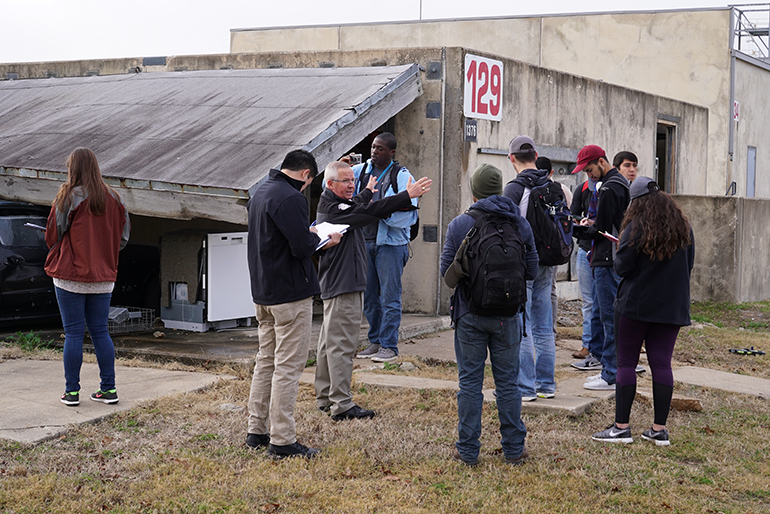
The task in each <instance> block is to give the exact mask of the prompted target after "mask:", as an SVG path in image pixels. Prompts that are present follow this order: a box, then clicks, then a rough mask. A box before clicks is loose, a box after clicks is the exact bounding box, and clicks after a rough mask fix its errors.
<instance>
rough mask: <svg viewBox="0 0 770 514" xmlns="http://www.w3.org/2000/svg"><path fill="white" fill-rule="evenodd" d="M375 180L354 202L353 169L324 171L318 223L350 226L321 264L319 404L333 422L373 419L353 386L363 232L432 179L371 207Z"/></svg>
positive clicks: (341, 165)
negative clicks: (355, 395)
mask: <svg viewBox="0 0 770 514" xmlns="http://www.w3.org/2000/svg"><path fill="white" fill-rule="evenodd" d="M376 184H377V179H376V177H374V176H372V177H371V178H370V179H369V182H368V184H367V186H366V189H364V190H363V191H361V193H359V194H358V195H356V196H355V197H354V196H353V193H354V190H355V176H354V173H353V170H352V168H351V167H350V165H349V164H347V163H345V162H342V161H335V162H332V163H330V164H329V165H328V166H327V167H326V170H325V171H324V185H325V189H324V192H323V193H322V194H321V198H320V199H319V201H318V215H317V221H318V222H319V223H321V222H324V221H326V222H329V223H335V224H345V225H350V227H349V228H348V229H347V231H346V232H345V237H343V238H342V241H341V242H340V244H339V245H337V246H335V247H333V248H330V249H329V250H328V251H325V252H322V253H321V254H320V257H319V260H318V275H319V278H320V283H321V299H323V302H324V320H323V325H322V326H321V333H320V336H319V338H318V357H317V364H316V379H315V390H316V404H317V405H318V408H319V409H320V410H322V411H324V412H330V413H331V416H332V419H333V420H335V421H340V420H344V419H360V418H371V417H373V416H374V415H375V413H374V411H372V410H367V409H362V408H361V407H359V406H358V405H356V404H355V403H354V402H353V395H352V394H351V393H350V381H351V377H352V374H353V355H354V353H355V350H356V346H357V345H358V338H359V331H360V329H361V319H362V316H363V310H364V291H365V290H366V271H367V269H366V268H367V263H368V257H367V253H366V242H365V241H364V235H363V233H362V231H361V230H360V229H361V227H364V226H366V225H369V224H371V223H373V222H375V221H378V220H380V219H382V218H387V217H388V216H390V215H391V214H392V213H394V212H396V211H398V210H402V209H405V208H408V207H409V206H411V205H412V203H411V199H412V198H417V197H418V196H422V195H424V194H425V193H427V192H428V191H429V190H430V185H431V180H429V179H428V178H421V179H420V180H418V181H416V182H414V183H412V182H411V180H409V183H408V184H407V187H406V189H405V190H404V191H402V192H400V193H398V194H397V195H394V196H389V197H386V198H383V199H381V200H377V201H374V202H372V201H371V200H372V195H373V194H374V192H375V191H376V189H375V185H376Z"/></svg>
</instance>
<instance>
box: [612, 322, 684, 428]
mask: <svg viewBox="0 0 770 514" xmlns="http://www.w3.org/2000/svg"><path fill="white" fill-rule="evenodd" d="M616 318H617V319H618V323H617V324H616V329H615V333H616V334H617V338H616V342H617V343H616V344H617V356H618V375H617V382H616V385H615V422H616V423H628V420H629V418H630V417H631V404H632V403H633V401H634V397H635V396H636V365H637V364H638V363H639V354H640V353H641V351H642V343H645V346H646V347H647V360H648V362H649V364H650V371H651V372H652V398H653V404H654V408H655V424H657V425H665V424H666V419H668V410H669V408H670V407H671V396H672V395H673V392H674V373H673V372H672V371H671V357H672V355H673V354H674V344H675V343H676V337H677V335H678V334H679V328H680V327H679V325H669V324H666V323H647V322H645V321H636V320H633V319H628V318H626V317H625V316H623V315H618V316H616Z"/></svg>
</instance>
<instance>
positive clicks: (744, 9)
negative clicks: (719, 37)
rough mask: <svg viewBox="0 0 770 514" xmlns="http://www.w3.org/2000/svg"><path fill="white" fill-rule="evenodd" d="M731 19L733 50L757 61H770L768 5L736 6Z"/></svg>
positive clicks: (769, 6) (769, 11)
mask: <svg viewBox="0 0 770 514" xmlns="http://www.w3.org/2000/svg"><path fill="white" fill-rule="evenodd" d="M730 7H732V8H734V9H735V18H734V19H733V23H734V26H733V37H734V38H735V40H734V48H735V49H736V50H738V51H739V52H742V53H744V54H746V55H750V56H752V57H756V58H757V59H762V60H765V61H767V60H770V4H737V5H731V6H730Z"/></svg>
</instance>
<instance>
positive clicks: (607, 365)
mask: <svg viewBox="0 0 770 514" xmlns="http://www.w3.org/2000/svg"><path fill="white" fill-rule="evenodd" d="M584 169H585V172H586V173H587V174H588V176H589V177H590V178H592V179H593V180H595V181H596V182H597V184H596V188H597V190H598V191H599V201H598V204H597V207H596V220H594V221H591V220H589V219H588V218H583V219H582V220H580V225H579V226H578V227H582V229H580V230H581V236H582V237H584V238H586V239H592V240H593V250H592V252H591V268H592V269H593V272H594V293H595V296H594V307H596V306H597V305H598V309H599V317H600V319H601V323H602V328H603V330H604V344H603V346H602V352H601V355H598V356H597V357H599V360H600V361H601V363H602V373H601V375H599V376H598V377H589V379H588V380H586V382H585V384H583V387H584V388H585V389H591V390H597V391H614V390H615V376H616V374H617V355H616V353H615V330H614V328H615V320H614V318H615V310H614V307H613V304H614V303H615V297H616V296H617V294H618V283H619V282H620V277H618V275H617V274H616V273H615V271H614V270H613V268H612V265H613V257H614V253H615V249H616V247H615V243H614V242H613V241H612V240H611V239H610V237H615V238H617V236H618V234H619V233H620V224H621V223H622V222H623V216H624V215H625V213H626V208H627V207H628V203H629V201H630V198H629V194H628V180H627V179H626V178H625V177H624V176H623V175H621V174H620V172H618V170H617V169H615V168H613V167H612V165H611V164H610V163H609V161H607V156H606V155H605V153H604V150H602V149H601V148H600V147H598V146H596V145H588V146H584V147H583V148H582V149H581V150H580V152H578V159H577V166H575V169H574V170H572V173H578V172H580V171H582V170H584ZM599 182H601V184H599ZM607 236H610V237H607Z"/></svg>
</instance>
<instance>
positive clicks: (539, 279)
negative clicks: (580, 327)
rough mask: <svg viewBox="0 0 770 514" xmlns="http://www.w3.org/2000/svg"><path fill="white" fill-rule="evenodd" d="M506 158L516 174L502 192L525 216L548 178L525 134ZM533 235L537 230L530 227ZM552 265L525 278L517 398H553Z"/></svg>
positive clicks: (541, 265) (554, 270)
mask: <svg viewBox="0 0 770 514" xmlns="http://www.w3.org/2000/svg"><path fill="white" fill-rule="evenodd" d="M508 159H509V160H510V161H511V164H512V165H513V168H514V169H515V170H516V173H517V175H516V178H515V179H514V180H512V181H510V182H508V183H507V184H506V185H505V189H503V196H507V197H508V198H510V199H511V200H513V203H515V204H516V205H518V206H519V209H520V211H521V215H522V216H524V217H526V216H527V210H528V208H529V195H530V192H531V190H532V188H534V187H539V186H543V185H545V184H547V183H548V182H550V180H549V178H548V176H549V171H548V170H539V169H537V166H535V162H536V161H537V151H536V150H535V142H534V141H533V140H532V139H531V138H530V137H528V136H517V137H515V138H513V139H512V140H511V142H510V144H509V145H508ZM532 231H533V233H534V234H535V238H537V236H538V234H537V233H536V231H535V229H534V228H533V229H532ZM555 272H556V267H555V266H545V265H543V264H542V263H538V265H537V274H536V275H535V278H534V279H533V280H528V281H527V306H526V309H525V311H524V316H525V318H524V319H525V322H524V327H525V329H526V330H525V331H524V337H522V339H521V347H520V348H521V350H520V352H521V357H520V360H519V390H520V391H521V401H523V402H531V401H534V400H536V399H537V398H553V397H554V396H555V395H556V379H555V370H556V342H555V336H554V333H553V315H554V312H553V306H552V304H551V289H552V288H553V274H554V273H555Z"/></svg>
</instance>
